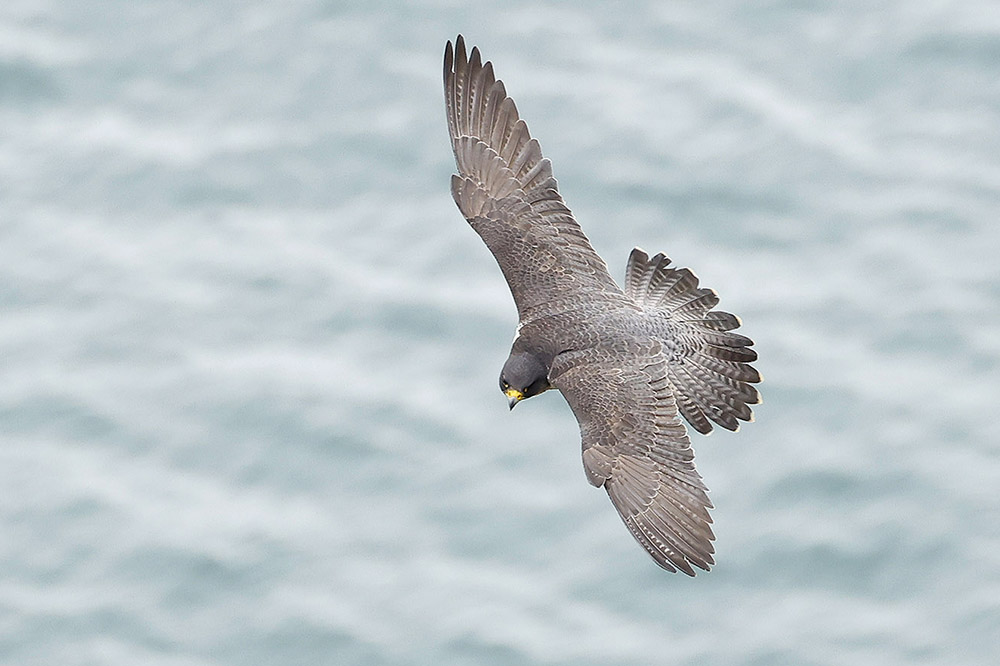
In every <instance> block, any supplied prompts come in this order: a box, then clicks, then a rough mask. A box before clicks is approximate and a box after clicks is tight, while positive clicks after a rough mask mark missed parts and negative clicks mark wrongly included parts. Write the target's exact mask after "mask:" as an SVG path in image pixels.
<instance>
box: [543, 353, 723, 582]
mask: <svg viewBox="0 0 1000 666" xmlns="http://www.w3.org/2000/svg"><path fill="white" fill-rule="evenodd" d="M628 347H629V346H626V348H618V349H601V348H593V349H588V350H584V351H577V352H567V353H564V354H560V355H559V356H557V357H556V360H555V362H554V363H553V366H552V371H551V373H550V375H551V376H550V378H549V381H550V382H551V383H552V385H553V386H555V387H556V388H558V389H559V390H560V391H561V392H562V394H563V395H564V396H565V397H566V401H567V402H568V403H569V406H570V407H571V408H572V409H573V413H574V414H575V415H576V419H577V421H578V422H579V424H580V434H581V436H582V439H583V466H584V469H585V470H586V472H587V478H588V480H589V481H590V483H592V484H593V485H595V486H604V488H605V489H606V490H607V491H608V496H609V497H611V501H612V503H613V504H614V505H615V508H616V509H617V510H618V514H619V515H620V516H621V517H622V520H623V521H625V525H626V526H627V527H628V529H629V531H630V532H632V536H634V537H635V538H636V540H637V541H638V542H639V543H640V544H641V545H642V547H643V548H645V549H646V552H648V553H649V554H650V555H652V557H653V559H654V560H656V563H657V564H659V565H660V566H661V567H663V568H664V569H667V570H668V571H676V570H678V569H680V570H681V571H683V572H684V573H686V574H688V575H690V576H693V575H694V569H693V568H692V565H694V566H696V567H700V568H702V569H705V570H706V571H707V570H708V568H709V566H710V565H711V564H714V561H713V559H712V553H714V552H715V549H714V547H713V546H712V541H713V540H714V539H715V536H714V535H713V534H712V528H711V522H712V519H711V517H709V515H708V510H709V509H710V508H712V503H711V502H710V501H709V499H708V492H707V489H706V488H705V485H704V484H703V483H702V480H701V477H700V476H699V475H698V472H697V471H696V470H695V468H694V453H693V452H692V450H691V441H690V440H689V439H688V436H687V432H686V431H685V428H684V424H682V423H681V420H680V418H679V417H678V415H677V403H676V402H675V401H674V396H673V393H672V392H671V390H670V385H669V383H668V382H667V380H666V377H665V374H666V359H665V358H664V356H663V354H662V353H661V347H660V345H659V343H657V342H655V341H654V342H642V343H640V342H636V343H635V344H634V345H631V348H628Z"/></svg>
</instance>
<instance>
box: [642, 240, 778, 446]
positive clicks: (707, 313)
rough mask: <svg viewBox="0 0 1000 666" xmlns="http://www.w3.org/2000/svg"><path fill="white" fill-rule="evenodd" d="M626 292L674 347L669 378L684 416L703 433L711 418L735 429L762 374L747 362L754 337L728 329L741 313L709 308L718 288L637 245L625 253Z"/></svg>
mask: <svg viewBox="0 0 1000 666" xmlns="http://www.w3.org/2000/svg"><path fill="white" fill-rule="evenodd" d="M625 293H626V294H627V295H628V296H629V297H630V298H632V300H634V301H635V302H636V303H637V304H638V305H640V306H641V307H642V308H643V310H645V311H646V312H647V313H648V314H649V315H650V316H651V317H652V319H653V321H654V322H656V324H657V327H656V330H657V332H658V333H659V334H660V335H661V336H662V337H663V339H664V341H665V342H666V343H667V347H668V348H669V349H671V350H672V353H671V355H670V357H669V358H668V363H667V379H668V380H669V381H670V384H671V385H672V386H673V388H674V391H675V393H676V398H677V408H678V410H679V411H680V413H681V415H682V416H684V418H685V419H686V420H687V422H688V423H690V424H691V426H692V427H693V428H694V429H695V430H697V431H698V432H700V433H706V434H707V433H709V432H711V430H712V423H711V422H715V423H716V424H718V425H720V426H722V427H723V428H726V429H727V430H737V429H738V428H739V422H740V421H752V420H753V412H752V411H751V409H750V407H749V405H756V404H759V403H760V393H759V392H758V391H757V389H756V387H754V386H752V384H756V383H758V382H760V381H761V375H760V373H759V372H757V370H756V369H755V368H753V367H752V366H751V365H750V363H751V362H753V361H755V360H757V352H755V351H754V350H753V349H751V346H752V345H753V340H751V339H750V338H748V337H746V336H744V335H740V334H739V333H732V332H731V331H732V330H734V329H737V328H739V327H740V323H741V322H740V319H739V317H737V316H736V315H733V314H730V313H728V312H721V311H713V310H712V308H714V307H715V306H716V305H718V303H719V296H718V294H716V293H715V291H714V290H712V289H706V288H704V287H699V286H698V277H697V276H696V275H695V274H694V273H692V272H691V271H690V270H688V269H687V268H674V267H671V266H670V259H669V258H667V257H666V256H665V255H663V254H657V255H656V256H654V257H652V258H650V257H649V255H647V254H646V253H645V252H643V251H642V250H640V249H639V248H635V249H634V250H632V254H631V255H629V259H628V267H627V268H626V271H625Z"/></svg>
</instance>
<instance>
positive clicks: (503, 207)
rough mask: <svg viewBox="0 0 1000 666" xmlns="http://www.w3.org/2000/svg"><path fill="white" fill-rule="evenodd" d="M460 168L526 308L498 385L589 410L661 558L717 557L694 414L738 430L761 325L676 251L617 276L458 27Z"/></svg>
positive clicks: (584, 423)
mask: <svg viewBox="0 0 1000 666" xmlns="http://www.w3.org/2000/svg"><path fill="white" fill-rule="evenodd" d="M444 89H445V106H446V111H447V115H448V129H449V131H450V133H451V144H452V148H453V150H454V152H455V161H456V162H457V164H458V173H457V174H455V175H453V176H452V177H451V192H452V196H453V197H454V199H455V203H456V204H458V208H459V210H461V211H462V215H464V216H465V218H466V219H467V220H468V222H469V224H470V225H471V226H472V228H473V229H475V231H476V232H477V233H478V234H479V235H480V236H481V237H482V239H483V241H485V243H486V245H487V247H488V248H489V249H490V251H491V252H492V253H493V256H494V257H495V258H496V261H497V263H498V264H499V265H500V270H501V271H503V274H504V277H505V278H506V279H507V284H508V285H509V286H510V291H511V294H512V295H513V297H514V303H515V305H516V306H517V313H518V318H519V323H518V326H517V337H516V338H515V339H514V344H513V347H512V348H511V351H510V356H509V358H508V359H507V361H506V363H504V366H503V370H502V371H501V373H500V390H501V391H503V393H504V395H506V396H507V398H508V399H509V401H510V407H511V409H513V408H514V405H516V404H517V403H518V402H520V401H521V400H524V399H525V398H530V397H532V396H535V395H538V394H539V393H542V392H544V391H547V390H549V389H551V388H555V389H558V390H559V391H560V392H561V393H562V394H563V397H564V398H566V402H568V403H569V406H570V408H571V409H572V410H573V414H574V415H575V416H576V419H577V421H578V423H579V425H580V435H581V438H582V444H583V467H584V470H585V471H586V474H587V479H588V480H589V481H590V483H591V484H593V485H594V486H597V487H602V486H603V487H604V489H605V490H607V493H608V496H609V497H610V498H611V502H612V503H613V504H614V506H615V509H617V510H618V514H619V515H620V516H621V518H622V520H623V521H624V522H625V525H626V526H627V527H628V529H629V531H630V532H631V533H632V536H634V537H635V539H636V540H637V541H638V542H639V543H640V544H641V545H642V547H643V548H644V549H645V550H646V552H647V553H649V554H650V555H651V556H652V557H653V559H654V560H655V561H656V563H657V564H658V565H660V566H661V567H663V568H664V569H666V570H668V571H671V572H676V571H677V570H680V571H683V572H684V573H686V574H688V575H690V576H693V575H694V573H695V572H694V568H693V567H699V568H701V569H704V570H706V571H707V570H708V569H709V567H710V565H712V564H714V563H715V562H714V560H713V559H712V554H713V553H714V552H715V548H714V547H713V545H712V541H713V540H714V539H715V535H714V534H713V533H712V528H711V522H712V519H711V517H710V516H709V514H708V510H709V509H711V508H713V507H712V503H711V501H709V499H708V492H707V488H706V487H705V484H704V483H703V482H702V480H701V476H700V475H699V474H698V472H697V471H696V470H695V467H694V453H693V452H692V450H691V441H690V439H688V435H687V431H686V429H685V427H684V425H683V423H682V422H681V419H680V417H681V416H683V417H684V418H685V419H686V420H687V422H688V423H689V424H690V425H691V427H693V428H694V429H695V430H697V431H698V432H700V433H703V434H707V433H709V432H710V431H711V430H712V424H713V423H715V424H717V425H720V426H722V427H723V428H726V429H727V430H736V429H737V428H738V427H739V421H741V420H742V421H752V420H753V413H752V412H751V411H750V407H749V405H753V404H757V403H759V402H760V394H759V393H758V392H757V389H756V388H755V387H754V386H753V384H754V383H757V382H759V381H760V380H761V376H760V373H758V372H757V370H755V369H754V368H753V367H751V366H750V365H749V363H751V362H752V361H754V360H756V359H757V353H756V352H755V351H754V350H753V349H751V346H752V345H753V341H752V340H751V339H750V338H747V337H745V336H743V335H739V334H738V333H733V332H732V331H733V330H734V329H736V328H738V327H739V326H740V320H739V318H737V317H736V316H735V315H732V314H729V313H728V312H720V311H718V310H713V309H712V308H714V307H715V306H716V305H717V304H718V302H719V297H718V295H716V293H715V291H713V290H711V289H705V288H703V287H699V286H698V278H697V277H696V276H695V275H694V273H692V272H691V271H690V270H688V269H686V268H675V267H672V266H670V259H668V258H667V257H666V256H664V255H663V254H657V255H655V256H653V257H650V256H648V255H647V254H646V253H645V252H643V251H642V250H640V249H638V248H636V249H634V250H632V253H631V255H630V256H629V259H628V265H627V267H626V269H625V283H624V284H625V288H624V289H622V288H620V287H619V286H618V285H617V284H616V283H615V281H614V280H613V279H612V277H611V275H610V274H609V273H608V267H607V265H606V264H605V263H604V260H603V259H601V257H600V256H598V254H597V253H596V252H595V251H594V248H593V247H591V245H590V242H589V241H588V240H587V237H586V236H584V234H583V231H581V229H580V226H579V225H578V224H577V222H576V220H575V219H574V218H573V214H572V213H570V210H569V208H567V207H566V204H565V203H564V202H563V199H562V197H561V196H560V194H559V190H558V188H557V186H556V180H555V178H553V177H552V167H551V163H550V162H549V160H547V159H546V158H544V157H542V152H541V149H540V148H539V146H538V141H536V140H535V139H533V138H532V137H531V135H530V134H529V133H528V127H527V125H525V123H524V121H523V120H521V119H520V118H519V117H518V113H517V107H515V106H514V100H512V99H511V98H510V97H508V96H507V92H506V90H505V89H504V85H503V83H502V82H501V81H500V80H498V79H496V78H495V77H494V74H493V65H492V63H490V62H486V63H483V62H482V58H481V56H480V53H479V49H478V48H475V47H474V48H473V49H472V52H471V53H470V54H469V55H468V56H467V55H466V50H465V41H464V39H463V38H462V36H461V35H459V36H458V39H457V40H456V41H455V46H454V48H452V44H451V42H448V44H447V46H446V47H445V53H444Z"/></svg>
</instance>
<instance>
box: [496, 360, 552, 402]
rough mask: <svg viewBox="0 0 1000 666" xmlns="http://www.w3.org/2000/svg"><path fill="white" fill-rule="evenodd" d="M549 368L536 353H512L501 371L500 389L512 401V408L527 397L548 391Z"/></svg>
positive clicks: (549, 386)
mask: <svg viewBox="0 0 1000 666" xmlns="http://www.w3.org/2000/svg"><path fill="white" fill-rule="evenodd" d="M548 374H549V373H548V370H547V369H546V367H545V365H544V364H543V363H542V362H541V361H539V360H538V359H537V358H536V357H535V356H534V355H532V354H529V353H526V352H521V353H517V354H511V355H510V357H509V358H508V359H507V362H506V363H504V364H503V370H501V371H500V390H501V391H503V394H504V395H505V396H507V399H508V400H509V401H510V408H511V409H514V405H516V404H517V403H519V402H521V401H522V400H524V399H525V398H530V397H532V396H534V395H538V394H539V393H542V392H543V391H547V390H549V389H550V388H552V386H551V385H550V384H549V377H548Z"/></svg>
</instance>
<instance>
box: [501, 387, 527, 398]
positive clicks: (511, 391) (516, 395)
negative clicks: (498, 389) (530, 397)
mask: <svg viewBox="0 0 1000 666" xmlns="http://www.w3.org/2000/svg"><path fill="white" fill-rule="evenodd" d="M503 394H504V395H505V396H507V397H508V398H515V399H517V400H524V394H523V393H521V392H520V391H518V390H517V389H507V390H506V391H504V392H503Z"/></svg>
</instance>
